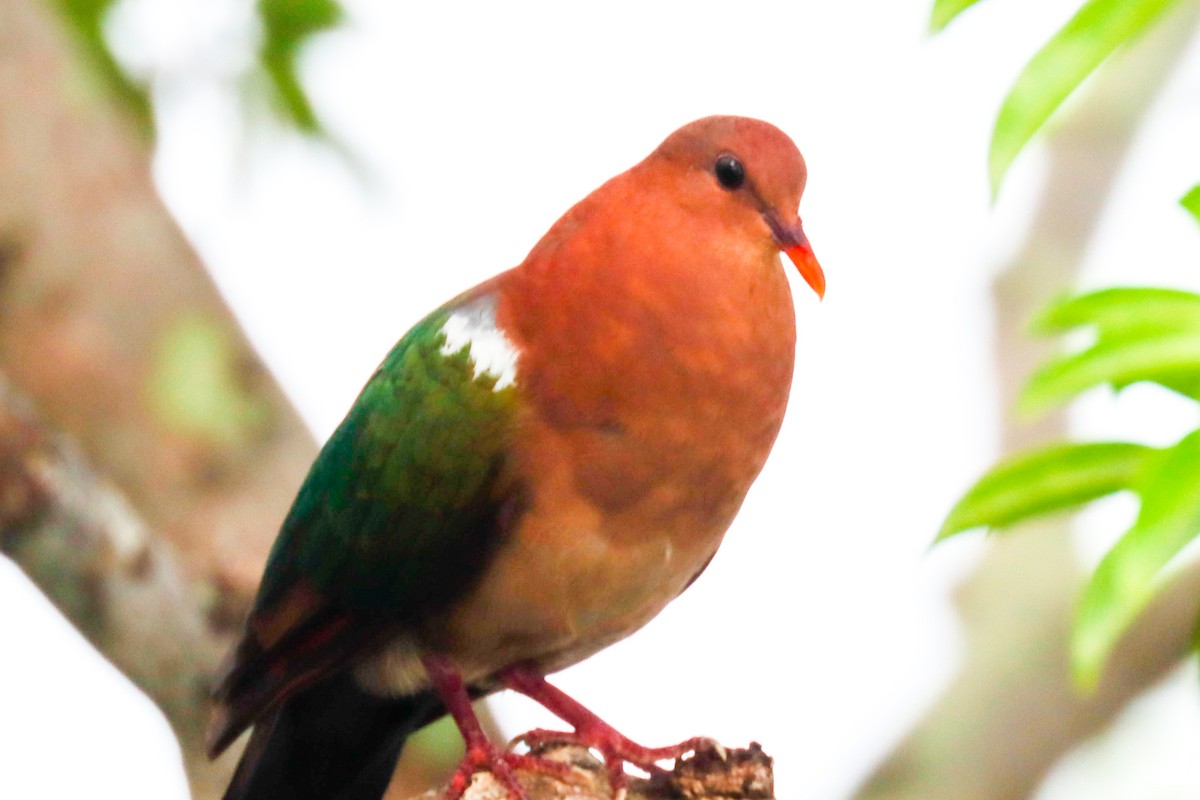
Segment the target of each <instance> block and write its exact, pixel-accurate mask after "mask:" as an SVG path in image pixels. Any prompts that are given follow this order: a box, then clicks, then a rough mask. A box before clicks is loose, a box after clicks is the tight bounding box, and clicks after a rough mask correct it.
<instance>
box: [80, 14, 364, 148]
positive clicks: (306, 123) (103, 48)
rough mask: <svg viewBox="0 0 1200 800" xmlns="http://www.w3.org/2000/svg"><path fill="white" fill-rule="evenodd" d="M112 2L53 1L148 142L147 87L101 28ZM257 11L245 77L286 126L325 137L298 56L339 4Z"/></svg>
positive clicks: (330, 24)
mask: <svg viewBox="0 0 1200 800" xmlns="http://www.w3.org/2000/svg"><path fill="white" fill-rule="evenodd" d="M116 4H117V0H57V5H58V7H59V10H60V12H61V13H62V15H63V17H64V18H65V19H66V21H67V22H68V23H69V25H70V27H71V29H72V30H73V32H74V33H75V35H76V39H77V42H78V44H79V46H80V49H81V50H82V51H83V53H84V54H85V55H86V56H87V57H88V58H89V59H90V60H91V62H92V64H93V66H94V68H95V69H96V71H97V73H98V74H99V76H100V77H101V79H102V80H103V81H104V83H105V84H107V85H108V87H109V89H110V90H111V91H112V92H113V93H114V94H115V95H116V96H117V97H118V98H119V99H120V100H121V101H122V102H123V104H124V105H125V107H126V109H127V110H128V111H129V113H130V115H131V116H132V117H133V119H134V120H135V121H136V123H137V124H138V126H139V127H140V128H141V130H142V131H143V132H144V133H145V134H146V136H147V137H148V138H151V137H152V136H153V132H154V118H153V112H152V108H151V103H150V94H149V92H150V87H149V85H148V84H147V82H146V81H145V80H144V79H141V78H138V77H136V76H134V75H131V74H130V73H129V72H128V71H126V70H125V69H124V68H123V67H122V66H121V64H120V63H119V62H118V60H117V59H116V57H115V56H114V55H113V52H112V50H111V48H110V47H109V45H108V41H107V39H106V38H105V32H104V25H105V23H106V20H107V17H108V14H109V12H110V11H111V10H112V8H113V7H114V6H115V5H116ZM256 11H257V19H258V23H259V29H260V35H259V36H258V39H257V42H256V44H255V48H256V50H255V57H254V59H253V60H252V62H251V63H252V65H253V66H252V67H251V68H250V72H249V74H247V75H245V76H244V77H245V78H248V79H250V80H249V81H248V82H249V83H250V84H251V85H254V86H263V87H266V91H267V93H268V95H269V100H270V106H271V107H272V108H274V109H275V110H276V111H277V113H278V116H279V117H280V118H281V119H282V120H283V121H284V122H286V123H287V124H289V125H290V126H292V127H293V128H295V129H296V130H299V131H300V132H302V133H305V134H311V135H317V136H321V135H324V133H325V131H324V128H323V127H322V125H321V122H320V119H319V117H318V116H317V114H316V112H315V111H314V110H313V107H312V103H311V101H310V100H309V97H308V94H307V92H305V90H304V88H303V86H302V85H301V83H300V78H299V65H298V58H299V55H300V53H301V52H302V50H303V48H304V46H305V45H306V44H307V43H308V42H309V41H310V40H312V38H313V37H315V36H317V35H318V34H320V33H323V32H325V31H328V30H331V29H333V28H335V27H336V26H337V25H339V24H340V23H341V21H342V19H343V12H342V8H341V6H340V5H339V4H338V2H337V0H257V2H256Z"/></svg>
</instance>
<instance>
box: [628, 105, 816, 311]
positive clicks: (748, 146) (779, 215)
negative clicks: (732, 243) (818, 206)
mask: <svg viewBox="0 0 1200 800" xmlns="http://www.w3.org/2000/svg"><path fill="white" fill-rule="evenodd" d="M648 160H650V161H653V160H663V161H667V162H670V163H671V164H673V165H674V166H676V167H682V168H683V169H684V174H686V175H687V176H688V178H689V180H688V181H687V185H688V187H689V192H690V194H691V195H693V196H696V195H698V197H697V199H698V200H699V201H700V202H701V203H703V204H705V205H707V206H709V207H712V206H714V205H716V206H719V207H720V208H721V209H722V211H723V212H724V213H726V214H727V216H730V217H731V218H732V219H735V220H737V224H739V225H740V226H742V227H745V228H747V229H748V230H750V231H751V232H752V234H753V235H755V236H758V237H761V238H762V239H763V240H766V241H769V242H770V243H771V244H772V246H773V247H774V248H776V249H777V250H780V251H783V252H784V253H786V254H787V256H788V258H789V259H791V261H792V263H793V264H795V265H796V269H798V270H799V271H800V275H801V277H803V278H804V280H805V281H806V282H807V283H808V285H809V286H811V287H812V289H813V291H815V292H816V293H817V295H818V296H819V297H824V296H825V273H824V272H823V271H822V269H821V265H820V264H819V263H818V262H817V258H816V256H815V255H813V251H812V246H811V245H810V244H809V243H808V237H807V236H805V235H804V229H803V227H802V226H801V224H800V217H799V214H798V211H797V209H798V207H799V205H800V196H801V195H802V194H803V193H804V185H805V183H806V182H807V180H808V169H807V167H806V166H805V164H804V157H803V156H801V155H800V151H799V150H798V149H796V145H795V144H794V143H793V142H792V140H791V139H790V138H789V137H788V135H787V134H785V133H784V132H783V131H781V130H779V129H778V128H776V127H775V126H774V125H771V124H769V123H766V122H762V121H760V120H756V119H750V118H747V117H720V116H718V117H705V118H704V119H699V120H696V121H695V122H692V123H690V124H688V125H685V126H683V127H682V128H680V129H679V130H677V131H675V132H674V133H673V134H671V135H670V136H669V137H667V139H666V141H664V142H663V143H662V144H661V145H660V146H659V147H658V149H657V150H655V152H654V153H653V154H652V155H651V157H650V159H648Z"/></svg>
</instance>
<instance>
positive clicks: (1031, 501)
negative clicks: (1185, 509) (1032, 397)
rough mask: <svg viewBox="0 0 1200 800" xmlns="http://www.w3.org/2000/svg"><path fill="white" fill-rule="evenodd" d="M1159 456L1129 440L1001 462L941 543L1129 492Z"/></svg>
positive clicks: (952, 517) (960, 508)
mask: <svg viewBox="0 0 1200 800" xmlns="http://www.w3.org/2000/svg"><path fill="white" fill-rule="evenodd" d="M1155 452H1157V451H1155V450H1154V449H1153V448H1150V447H1146V446H1144V445H1140V444H1130V443H1126V442H1098V443H1090V444H1063V445H1055V446H1053V447H1049V448H1046V449H1043V450H1037V451H1034V452H1031V453H1023V454H1021V455H1018V456H1015V457H1013V458H1010V459H1007V460H1005V461H1002V462H1001V463H1000V464H997V465H996V466H995V467H993V468H992V470H991V471H990V472H989V473H988V474H986V475H984V476H983V477H982V478H980V480H979V482H978V483H976V484H975V485H974V486H972V487H971V488H970V489H969V490H968V491H967V493H966V494H965V495H963V497H962V499H961V500H959V501H958V503H957V504H956V505H955V506H954V508H953V509H951V511H950V514H949V515H948V516H947V517H946V521H945V522H944V523H942V529H941V531H939V532H938V535H937V540H938V541H941V540H942V539H945V538H947V537H949V536H953V535H954V534H956V533H959V532H960V531H965V530H969V529H971V528H978V527H982V526H987V527H989V528H993V529H998V528H1004V527H1007V526H1009V525H1012V524H1013V523H1016V522H1020V521H1022V520H1025V519H1028V518H1030V517H1036V516H1040V515H1043V514H1049V513H1052V512H1055V511H1063V510H1066V509H1069V508H1074V507H1076V506H1080V505H1083V504H1084V503H1088V502H1091V501H1092V500H1095V499H1097V498H1099V497H1103V496H1104V495H1106V494H1112V493H1113V492H1118V491H1121V490H1122V489H1128V488H1129V487H1130V486H1132V485H1133V484H1134V483H1135V481H1136V480H1137V478H1138V476H1139V475H1140V474H1141V470H1142V467H1143V465H1144V464H1145V462H1146V460H1147V459H1148V458H1149V457H1150V456H1151V455H1153V454H1154V453H1155Z"/></svg>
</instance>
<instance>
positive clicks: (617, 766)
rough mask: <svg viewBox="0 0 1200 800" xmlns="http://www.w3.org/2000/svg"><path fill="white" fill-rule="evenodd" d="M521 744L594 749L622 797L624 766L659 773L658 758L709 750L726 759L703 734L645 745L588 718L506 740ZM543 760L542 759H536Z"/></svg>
mask: <svg viewBox="0 0 1200 800" xmlns="http://www.w3.org/2000/svg"><path fill="white" fill-rule="evenodd" d="M518 744H524V745H525V746H526V747H528V748H530V750H531V751H535V752H536V751H537V750H538V749H540V748H542V747H545V746H547V745H552V744H572V745H577V746H579V747H586V748H588V749H591V750H596V751H597V752H598V753H600V755H601V757H602V758H603V759H604V766H605V768H606V769H607V771H608V781H609V786H610V787H611V788H612V791H613V794H614V796H616V797H618V798H619V797H622V796H623V795H624V794H625V790H626V788H627V787H628V775H627V774H626V772H625V765H626V764H632V765H633V766H635V767H638V768H639V769H642V770H645V771H646V772H648V773H650V775H651V777H654V776H656V775H662V774H665V773H666V770H665V769H663V768H662V767H660V766H659V765H658V762H659V761H665V760H667V759H678V758H680V757H682V756H684V755H686V754H687V753H691V752H701V751H709V752H714V753H716V754H717V755H718V756H719V757H720V758H721V759H722V760H724V758H725V748H723V747H722V746H721V745H720V744H718V743H717V741H716V740H714V739H710V738H708V737H705V736H697V737H694V738H691V739H687V740H685V741H682V742H680V743H678V744H673V745H668V746H666V747H646V746H644V745H640V744H638V743H637V742H635V741H633V740H632V739H629V738H628V737H626V736H624V735H622V734H621V733H620V732H618V731H617V730H615V729H614V728H613V727H612V726H610V725H608V724H607V723H604V722H601V721H600V720H591V721H589V724H587V725H585V726H582V727H580V728H579V729H577V730H575V731H551V730H546V729H544V728H535V729H534V730H531V731H526V732H525V733H523V734H521V735H520V736H518V737H516V738H515V739H513V740H512V741H511V742H510V743H509V747H510V748H511V747H514V746H516V745H518ZM539 760H542V761H544V759H539Z"/></svg>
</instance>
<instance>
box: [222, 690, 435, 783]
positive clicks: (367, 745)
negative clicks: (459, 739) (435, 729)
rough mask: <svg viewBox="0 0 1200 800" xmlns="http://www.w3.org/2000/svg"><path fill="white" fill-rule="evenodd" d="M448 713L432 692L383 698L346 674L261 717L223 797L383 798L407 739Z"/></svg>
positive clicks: (297, 694) (307, 691) (292, 699)
mask: <svg viewBox="0 0 1200 800" xmlns="http://www.w3.org/2000/svg"><path fill="white" fill-rule="evenodd" d="M443 713H445V712H444V710H443V708H442V704H441V702H440V701H438V699H437V698H436V697H435V696H434V695H433V694H431V693H428V692H426V693H422V694H419V695H414V696H412V697H398V698H387V699H385V698H380V697H376V696H374V695H371V694H368V693H367V692H365V691H363V690H362V689H361V688H359V686H358V684H357V683H356V682H355V680H354V678H353V676H352V675H351V674H350V673H348V672H343V673H341V674H340V675H337V676H335V677H333V678H331V679H329V680H325V681H322V682H321V683H318V684H316V685H314V686H312V687H311V688H308V689H304V690H302V691H300V692H297V693H296V694H295V695H294V696H292V697H290V698H288V699H287V700H285V701H284V702H283V704H282V705H281V706H280V708H278V709H277V710H275V711H273V712H271V713H269V714H267V715H266V716H265V717H263V718H262V719H260V721H259V722H258V724H257V725H255V726H254V732H253V733H252V734H251V736H250V743H249V744H248V745H247V746H246V751H245V752H244V753H243V754H242V760H241V761H240V762H239V763H238V767H237V772H236V773H234V776H233V780H232V782H230V784H229V789H227V790H226V792H225V798H224V800H379V798H381V797H382V796H383V793H384V790H386V789H387V785H388V781H390V780H391V777H392V771H393V770H394V769H395V766H396V760H397V759H398V758H399V757H400V750H401V748H403V747H404V741H405V740H406V739H407V738H408V737H409V736H410V735H411V734H412V733H414V732H415V731H417V730H418V729H419V728H421V727H424V726H425V725H426V724H428V723H430V722H432V721H433V720H435V719H437V718H438V717H439V716H441V715H442V714H443Z"/></svg>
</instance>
